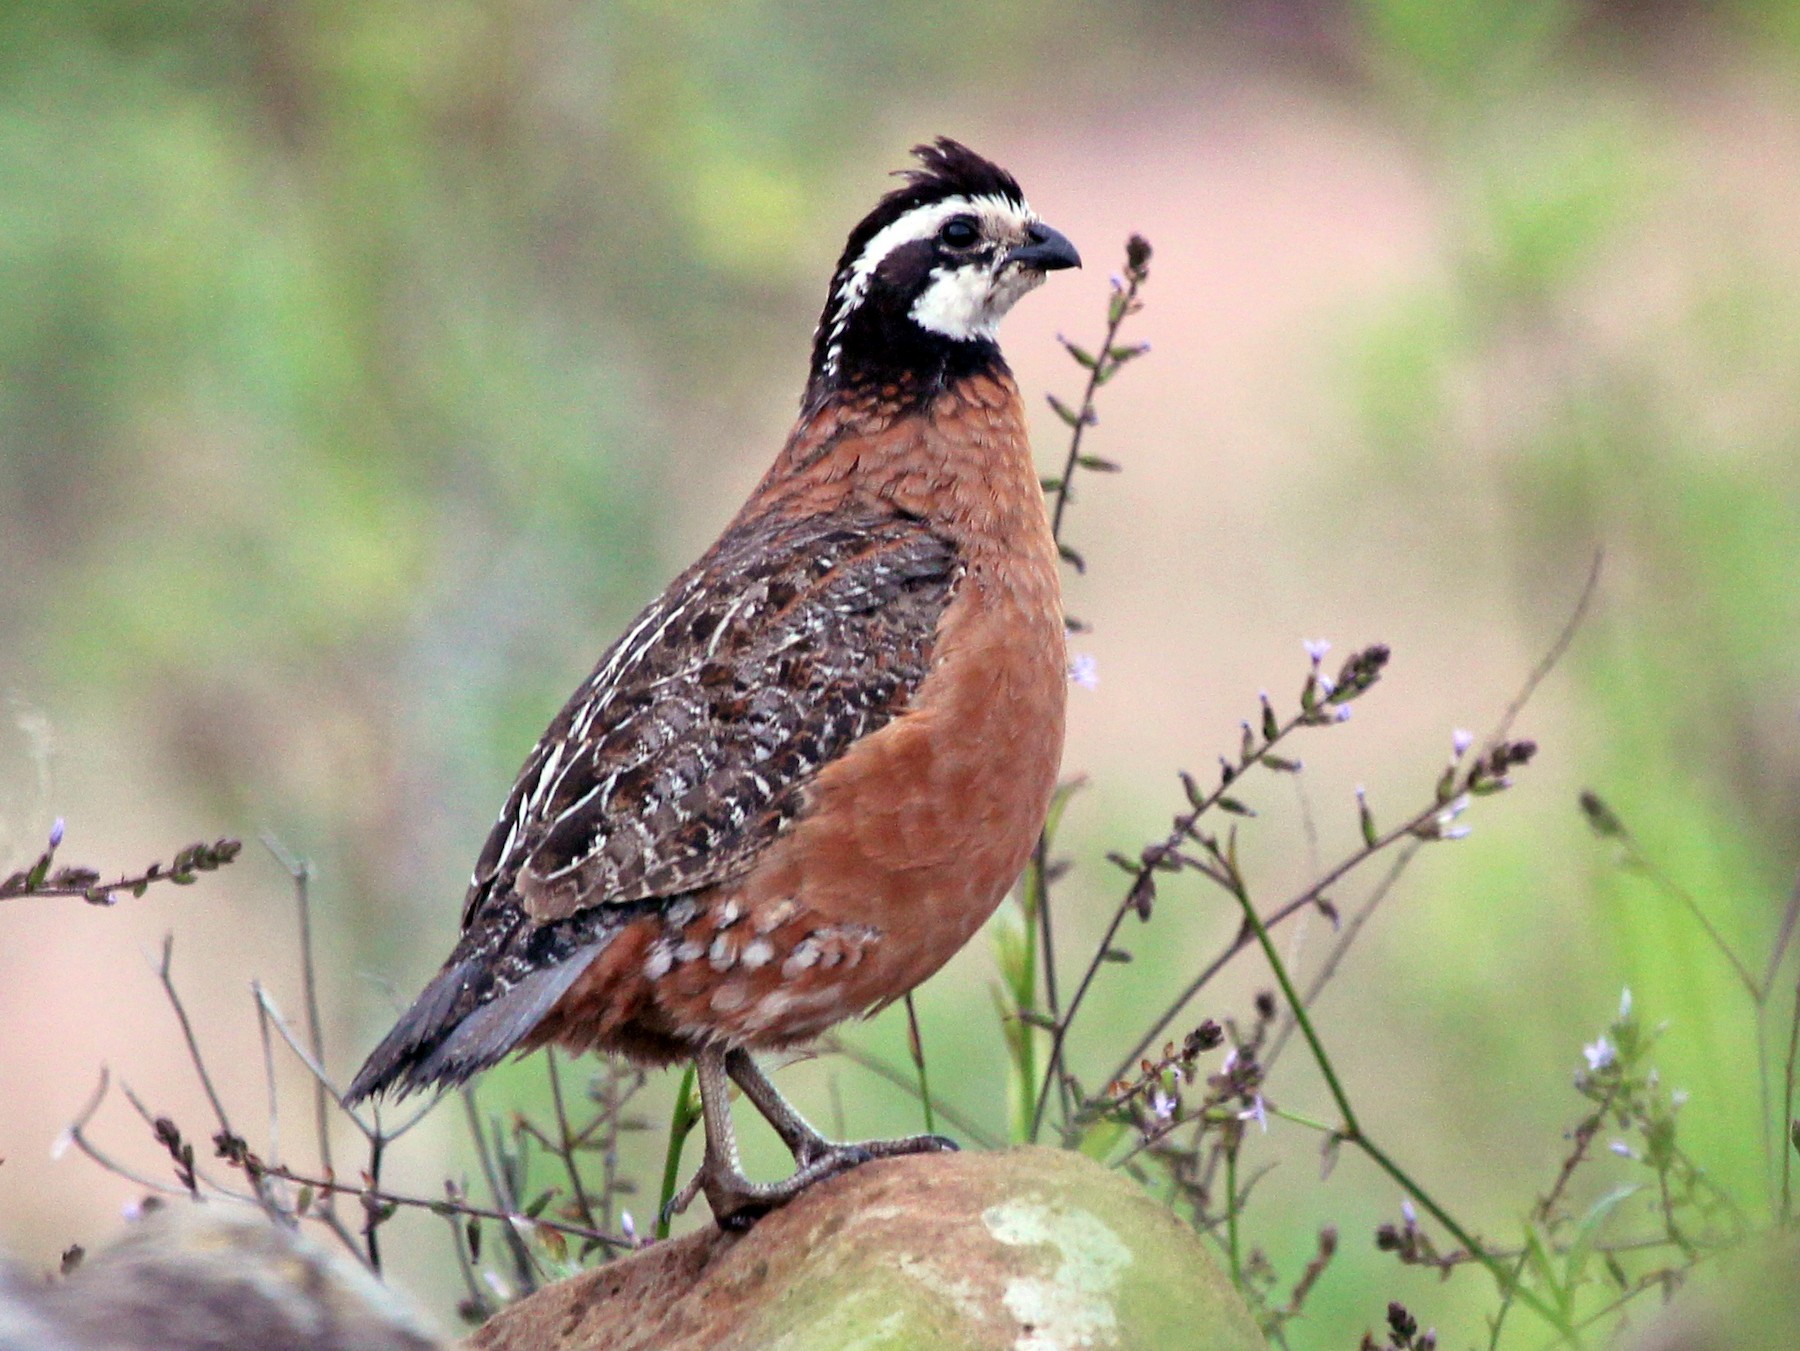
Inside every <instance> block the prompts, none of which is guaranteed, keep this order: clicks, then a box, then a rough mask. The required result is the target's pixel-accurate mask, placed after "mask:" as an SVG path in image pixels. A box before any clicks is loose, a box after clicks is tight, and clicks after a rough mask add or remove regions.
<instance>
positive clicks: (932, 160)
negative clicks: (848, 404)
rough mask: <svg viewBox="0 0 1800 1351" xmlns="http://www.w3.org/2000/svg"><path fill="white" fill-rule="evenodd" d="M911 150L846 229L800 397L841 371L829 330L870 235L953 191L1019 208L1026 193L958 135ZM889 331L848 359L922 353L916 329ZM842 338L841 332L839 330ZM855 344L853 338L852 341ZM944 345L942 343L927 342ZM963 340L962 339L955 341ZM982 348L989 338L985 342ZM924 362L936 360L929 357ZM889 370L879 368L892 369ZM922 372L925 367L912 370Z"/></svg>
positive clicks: (979, 356)
mask: <svg viewBox="0 0 1800 1351" xmlns="http://www.w3.org/2000/svg"><path fill="white" fill-rule="evenodd" d="M912 153H913V155H914V156H915V157H916V158H917V159H918V161H919V167H918V168H916V169H896V170H895V171H894V175H895V177H897V178H902V179H905V180H906V181H905V183H904V184H903V185H902V186H900V187H897V188H895V189H894V190H893V191H891V192H889V193H888V194H887V195H886V196H885V197H883V198H882V199H881V200H880V201H879V202H878V203H876V205H875V209H874V210H873V211H871V212H869V214H868V215H866V216H864V217H863V218H862V220H861V221H859V222H858V223H857V226H856V228H855V229H854V230H852V231H851V232H850V238H849V239H848V240H846V241H845V243H844V252H843V255H842V256H841V257H840V258H839V259H838V264H837V270H836V272H834V273H833V274H832V279H831V293H830V295H829V296H828V297H827V298H826V301H825V313H824V315H823V316H822V317H821V319H820V321H819V330H818V333H817V334H816V336H815V338H814V341H813V361H812V379H811V380H810V381H809V383H808V387H807V397H806V399H805V400H804V402H805V403H807V404H809V405H810V404H812V403H814V402H815V401H816V399H817V398H818V397H819V396H820V394H821V393H822V392H823V390H824V388H825V386H826V385H828V384H830V383H834V382H835V381H836V377H838V376H839V375H840V374H849V372H841V373H840V372H835V371H830V370H828V365H827V355H828V351H829V347H830V342H831V339H832V336H833V333H832V330H833V326H834V323H835V321H836V320H838V319H839V318H841V317H842V316H840V315H839V314H838V313H837V308H838V304H839V297H840V293H841V289H842V287H843V286H844V284H845V282H846V280H847V279H848V276H849V271H850V267H851V265H852V264H854V263H855V262H856V260H857V259H858V258H860V257H862V255H863V250H864V249H866V248H867V247H868V244H869V241H870V240H871V239H873V238H874V237H875V236H876V235H877V234H879V233H880V232H881V231H882V230H884V229H886V228H887V227H888V226H890V225H892V224H893V223H894V222H895V221H897V220H899V219H900V218H901V217H902V216H904V215H905V214H906V213H907V212H909V211H913V210H915V209H917V208H918V207H921V206H930V205H932V204H933V203H936V202H941V201H944V200H946V199H947V198H951V197H1001V198H1004V199H1006V200H1007V201H1010V202H1013V203H1015V204H1017V205H1018V206H1019V207H1021V208H1023V207H1024V205H1025V193H1024V191H1023V189H1021V188H1020V187H1019V180H1018V179H1016V178H1014V177H1013V176H1012V175H1011V174H1009V173H1008V172H1007V171H1006V170H1004V169H1002V168H1001V167H1000V166H999V165H998V164H995V163H994V162H993V161H992V160H989V159H984V158H983V157H982V156H980V155H978V154H976V153H975V152H974V151H973V150H971V149H969V147H968V146H966V145H964V144H963V143H962V142H961V141H956V140H952V139H951V138H950V137H948V136H939V137H938V138H937V139H936V140H934V141H932V142H931V143H930V144H928V145H916V146H914V147H913V151H912ZM885 327H886V328H887V331H886V332H885V333H883V334H881V335H880V339H879V343H878V345H877V347H876V349H875V351H874V352H862V353H854V352H853V353H852V354H851V356H852V363H851V364H856V362H855V358H856V357H858V356H861V357H863V358H864V359H866V358H867V357H869V356H873V355H878V354H882V353H883V349H885V355H887V356H888V357H889V358H890V360H891V361H892V362H893V364H894V365H896V366H901V367H904V366H908V365H912V364H913V363H915V362H917V361H919V359H920V358H921V357H922V356H925V355H926V354H924V353H921V352H917V351H913V350H911V349H912V348H914V347H915V346H916V344H917V341H918V335H917V334H915V333H910V332H904V333H903V332H899V331H896V330H895V329H894V328H893V327H892V326H885ZM837 336H838V337H839V338H840V339H842V338H843V337H844V335H843V334H838V335H837ZM859 345H861V344H857V343H855V342H854V340H852V343H851V346H852V347H853V348H854V347H856V346H859ZM930 345H931V346H933V347H942V346H943V345H942V344H936V343H934V344H930ZM959 346H966V344H959ZM983 346H984V349H986V348H991V346H992V345H991V344H985V345H983ZM964 356H965V358H967V357H973V358H974V359H976V361H977V362H978V363H980V362H986V361H988V360H990V359H997V357H998V354H997V352H990V351H988V350H983V351H980V352H976V353H966V354H964ZM926 364H928V365H930V364H936V363H935V362H932V361H928V362H926ZM890 373H891V372H881V374H884V375H885V374H890ZM913 373H915V374H923V373H924V372H923V371H915V372H913Z"/></svg>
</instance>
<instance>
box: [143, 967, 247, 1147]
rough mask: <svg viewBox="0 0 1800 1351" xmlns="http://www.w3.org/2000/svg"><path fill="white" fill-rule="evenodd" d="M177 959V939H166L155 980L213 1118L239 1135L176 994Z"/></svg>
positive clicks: (228, 1133) (227, 1129)
mask: <svg viewBox="0 0 1800 1351" xmlns="http://www.w3.org/2000/svg"><path fill="white" fill-rule="evenodd" d="M174 955H175V935H174V934H172V933H166V934H164V935H163V945H162V960H161V962H159V963H158V964H157V967H156V978H157V979H158V980H159V981H161V982H162V987H163V994H164V995H165V996H166V997H167V998H168V1001H169V1007H170V1008H172V1009H174V1010H175V1018H176V1021H177V1022H179V1023H180V1024H181V1039H182V1040H183V1041H185V1042H186V1043H187V1050H188V1059H189V1060H191V1061H192V1062H193V1065H194V1073H195V1074H197V1075H199V1077H200V1087H201V1088H203V1089H204V1090H205V1091H206V1100H207V1101H208V1102H209V1103H211V1104H212V1109H213V1116H214V1117H215V1118H216V1119H217V1121H218V1123H219V1129H220V1130H222V1131H224V1132H225V1133H226V1134H227V1135H236V1134H237V1132H236V1131H234V1130H232V1128H231V1118H230V1117H229V1116H227V1115H226V1113H225V1103H224V1101H223V1100H222V1099H221V1098H220V1097H219V1090H218V1089H216V1088H214V1087H213V1081H212V1075H211V1074H209V1073H207V1070H206V1058H205V1057H204V1056H202V1055H201V1054H200V1043H199V1041H197V1040H196V1039H195V1037H194V1025H193V1023H192V1022H190V1021H189V1020H188V1015H187V1008H186V1007H185V1006H184V1005H183V1004H182V1002H181V996H180V995H179V994H178V993H176V990H175V981H174V978H173V977H172V976H171V975H170V963H171V962H172V961H173V959H174Z"/></svg>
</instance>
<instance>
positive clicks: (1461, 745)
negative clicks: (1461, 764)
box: [1450, 727, 1475, 760]
mask: <svg viewBox="0 0 1800 1351" xmlns="http://www.w3.org/2000/svg"><path fill="white" fill-rule="evenodd" d="M1474 744H1475V733H1473V732H1470V731H1466V730H1464V729H1463V728H1461V727H1458V728H1457V729H1456V730H1455V731H1454V732H1452V733H1450V753H1451V755H1452V756H1453V757H1455V758H1456V759H1458V760H1460V759H1462V758H1463V756H1465V755H1467V754H1468V753H1469V747H1471V746H1473V745H1474Z"/></svg>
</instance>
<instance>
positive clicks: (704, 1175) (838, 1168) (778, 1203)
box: [669, 1135, 956, 1232]
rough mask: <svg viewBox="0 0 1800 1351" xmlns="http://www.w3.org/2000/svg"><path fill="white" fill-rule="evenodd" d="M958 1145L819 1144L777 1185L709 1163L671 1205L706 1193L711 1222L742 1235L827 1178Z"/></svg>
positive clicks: (922, 1140)
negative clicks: (880, 1161)
mask: <svg viewBox="0 0 1800 1351" xmlns="http://www.w3.org/2000/svg"><path fill="white" fill-rule="evenodd" d="M955 1148H956V1142H955V1141H953V1140H948V1139H945V1138H944V1137H943V1136H941V1135H913V1136H908V1137H906V1138H905V1139H901V1140H868V1141H863V1142H861V1143H856V1144H838V1143H835V1142H833V1141H828V1140H821V1141H820V1144H819V1145H818V1146H811V1145H809V1146H807V1147H806V1148H804V1149H803V1150H802V1151H799V1152H797V1155H796V1157H797V1161H798V1162H799V1164H800V1167H799V1168H798V1169H796V1170H795V1171H794V1173H793V1175H792V1176H790V1177H787V1178H785V1179H783V1180H782V1181H780V1182H752V1181H751V1180H750V1179H749V1178H747V1177H745V1176H744V1175H743V1173H741V1172H739V1171H738V1170H737V1169H735V1168H729V1167H726V1166H724V1165H723V1164H722V1163H720V1162H715V1161H713V1160H708V1161H707V1162H706V1163H705V1164H703V1165H702V1166H701V1168H700V1171H699V1172H698V1173H696V1174H695V1175H694V1179H693V1181H691V1182H689V1183H688V1185H687V1186H686V1187H684V1188H682V1191H681V1194H680V1195H679V1196H677V1197H676V1198H675V1200H674V1201H673V1202H671V1203H670V1207H669V1209H670V1212H671V1213H679V1212H680V1211H681V1210H683V1209H685V1208H686V1207H687V1205H688V1204H689V1203H690V1202H691V1201H692V1200H693V1199H694V1197H695V1196H697V1195H700V1194H702V1193H704V1195H705V1196H706V1203H707V1205H709V1206H711V1207H712V1213H713V1218H714V1219H715V1220H716V1221H718V1224H719V1227H720V1228H721V1229H729V1230H733V1231H735V1232H742V1231H744V1230H746V1229H748V1228H750V1226H751V1225H753V1224H755V1223H756V1222H757V1221H758V1220H760V1219H761V1218H762V1217H763V1216H764V1215H767V1214H768V1213H769V1212H770V1211H772V1210H779V1209H780V1208H781V1207H782V1206H784V1205H786V1204H787V1203H788V1202H789V1201H792V1200H793V1199H794V1198H795V1197H796V1196H798V1195H799V1194H800V1193H801V1192H803V1191H805V1190H806V1189H807V1188H808V1187H810V1186H812V1185H813V1184H814V1183H816V1182H823V1181H824V1180H825V1179H826V1178H828V1177H836V1176H837V1175H838V1174H839V1173H847V1172H849V1171H850V1170H851V1169H852V1168H856V1167H858V1166H860V1165H862V1164H865V1163H868V1162H870V1161H871V1160H873V1159H892V1158H898V1157H900V1156H901V1155H903V1154H938V1153H945V1152H949V1151H952V1150H954V1149H955Z"/></svg>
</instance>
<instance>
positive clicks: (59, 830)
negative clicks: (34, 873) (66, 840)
mask: <svg viewBox="0 0 1800 1351" xmlns="http://www.w3.org/2000/svg"><path fill="white" fill-rule="evenodd" d="M62 841H63V819H62V817H60V816H59V817H57V818H56V820H54V821H52V822H51V823H50V847H51V848H52V849H54V848H56V846H57V845H59V844H61V843H62Z"/></svg>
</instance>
